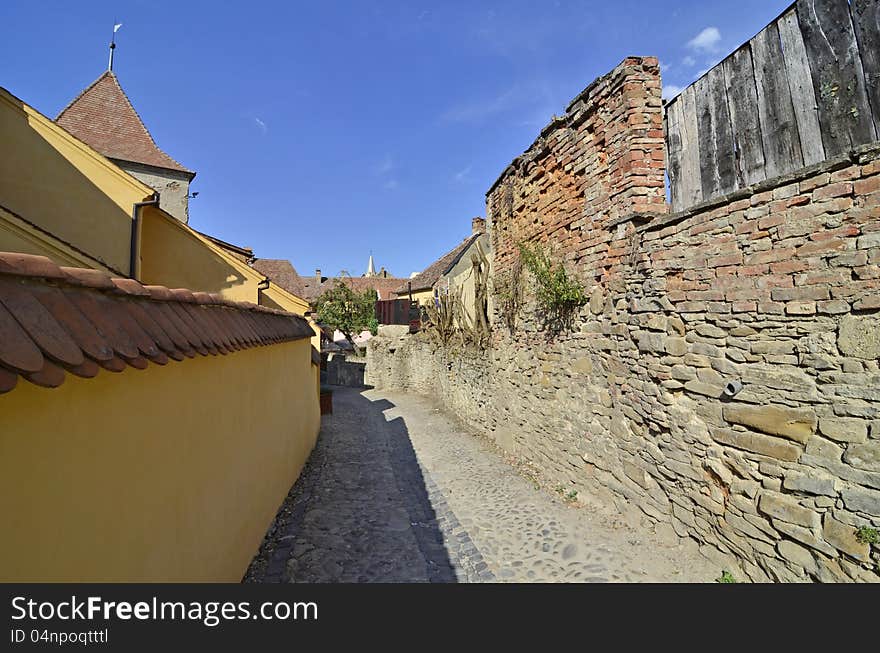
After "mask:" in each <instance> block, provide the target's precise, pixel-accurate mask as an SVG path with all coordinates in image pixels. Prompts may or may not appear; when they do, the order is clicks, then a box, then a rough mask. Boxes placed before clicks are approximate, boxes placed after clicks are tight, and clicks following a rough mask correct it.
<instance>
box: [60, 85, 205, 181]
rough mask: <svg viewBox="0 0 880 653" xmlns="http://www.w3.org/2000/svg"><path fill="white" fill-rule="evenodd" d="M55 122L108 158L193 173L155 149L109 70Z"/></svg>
mask: <svg viewBox="0 0 880 653" xmlns="http://www.w3.org/2000/svg"><path fill="white" fill-rule="evenodd" d="M55 122H56V123H58V124H59V125H60V126H61V127H63V128H64V129H66V130H67V131H69V132H70V133H71V134H73V135H74V136H76V137H77V138H78V139H80V140H81V141H83V142H84V143H86V144H88V145H90V146H91V147H92V148H94V149H95V150H97V151H98V152H100V153H101V154H103V155H104V156H106V157H109V158H111V159H119V160H121V161H132V162H134V163H143V164H146V165H150V166H155V167H157V168H165V169H168V170H177V171H178V172H186V173H189V174H192V175H195V173H194V172H193V171H192V170H188V169H187V168H184V167H183V166H182V165H180V164H179V163H178V162H177V161H175V160H174V159H172V158H171V157H170V156H168V155H167V154H165V152H163V151H162V150H160V149H159V147H158V146H157V145H156V142H155V141H154V140H153V137H152V136H150V132H149V131H147V128H146V126H145V125H144V123H143V121H142V120H141V118H140V116H139V115H138V114H137V111H135V110H134V107H133V106H132V104H131V101H130V100H129V99H128V96H127V95H126V94H125V91H123V90H122V87H121V86H120V85H119V80H118V79H116V75H114V74H113V73H112V72H111V71H109V70H108V71H107V72H105V73H104V74H103V75H101V76H100V77H98V79H96V80H95V81H94V82H92V83H91V84H90V85H89V86H88V88H86V90H84V91H83V92H82V93H80V94H79V95H78V96H77V97H76V98H75V99H74V100H73V102H71V103H70V104H68V105H67V106H66V107H65V108H64V109H63V110H62V111H61V113H59V114H58V117H57V118H56V119H55Z"/></svg>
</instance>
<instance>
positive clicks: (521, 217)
mask: <svg viewBox="0 0 880 653" xmlns="http://www.w3.org/2000/svg"><path fill="white" fill-rule="evenodd" d="M660 93H661V89H660V67H659V64H658V62H657V59H656V58H655V57H629V58H627V59H625V60H624V61H623V62H622V63H621V64H620V65H619V66H617V68H615V69H614V70H613V71H611V72H610V73H608V74H607V75H605V76H603V77H600V78H599V79H597V80H596V81H595V82H593V83H592V84H591V85H590V86H588V87H587V88H586V89H585V90H584V91H583V92H582V93H581V94H580V95H578V96H577V97H576V98H575V99H574V100H573V101H572V102H571V104H569V106H568V107H567V108H566V111H565V114H564V115H562V116H561V117H554V119H553V120H552V121H551V122H550V124H548V125H547V126H546V127H545V128H544V129H543V131H542V132H541V134H540V136H539V137H538V139H537V140H536V141H535V142H534V143H533V144H532V146H531V147H530V148H529V149H528V150H527V151H526V152H525V153H524V154H522V155H521V156H520V157H518V158H517V159H515V160H514V161H513V163H512V164H511V165H510V166H508V167H507V169H506V170H505V171H504V172H503V173H502V174H501V176H500V177H499V178H498V180H497V181H496V182H495V184H494V185H493V186H492V188H491V189H490V190H489V192H488V193H487V214H488V218H489V220H490V223H491V229H490V231H491V232H492V234H493V251H494V254H495V263H496V266H497V268H496V269H497V270H498V271H499V272H501V273H503V271H504V270H505V269H506V268H507V267H508V266H509V265H510V263H511V262H512V260H513V256H514V253H515V252H516V244H517V242H520V241H542V242H547V243H549V244H551V245H552V246H553V248H554V249H556V250H557V251H558V252H560V253H561V254H562V255H563V256H564V257H565V259H566V260H567V261H569V262H570V263H573V264H575V265H576V266H577V267H578V268H579V270H580V271H581V272H582V273H584V275H585V276H595V277H601V275H602V269H601V266H602V261H603V259H604V257H605V255H606V253H607V249H608V242H609V234H608V231H607V229H606V227H607V225H608V224H609V223H612V222H613V221H615V220H617V219H619V218H621V217H624V216H627V215H630V214H633V213H641V212H655V213H656V212H663V211H665V208H666V207H665V201H666V199H665V190H664V188H665V186H664V156H665V150H664V144H663V110H662V100H661V97H660Z"/></svg>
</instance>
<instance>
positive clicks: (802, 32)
mask: <svg viewBox="0 0 880 653" xmlns="http://www.w3.org/2000/svg"><path fill="white" fill-rule="evenodd" d="M665 130H666V151H667V171H668V174H669V184H670V190H671V195H672V210H673V211H681V210H684V209H687V208H689V207H691V206H694V205H695V204H699V203H701V202H706V201H709V200H711V199H714V198H716V197H718V196H720V195H724V194H727V193H730V192H732V191H734V190H737V189H740V188H744V187H746V186H749V185H752V184H755V183H757V182H760V181H763V180H765V179H772V178H774V177H779V176H781V175H785V174H787V173H789V172H793V171H795V170H797V169H799V168H802V167H804V166H808V165H812V164H814V163H819V162H821V161H824V160H826V159H829V158H832V157H834V156H837V155H840V154H843V153H845V152H848V151H850V150H852V149H853V148H855V147H858V146H859V145H864V144H866V143H871V142H873V141H876V140H878V138H880V0H850V1H848V0H797V2H795V3H794V4H793V5H792V6H791V7H789V8H788V9H787V10H786V11H785V12H784V13H783V14H782V16H780V17H779V18H777V19H776V20H775V21H773V22H772V23H770V25H768V26H767V27H766V28H765V29H763V30H762V31H761V32H760V33H759V34H758V35H757V36H755V37H754V38H753V39H751V40H750V41H749V42H748V43H746V44H744V45H743V46H742V47H740V48H739V49H738V50H736V52H734V53H733V54H731V55H730V56H728V57H727V58H726V59H725V60H724V61H722V62H721V63H719V64H718V65H717V66H715V67H714V68H712V69H711V70H709V72H707V73H706V74H705V75H704V76H703V77H701V78H700V79H699V80H697V81H696V82H695V83H694V84H692V85H691V86H689V87H687V88H686V89H685V90H684V91H682V92H681V93H680V94H679V95H678V96H677V97H675V98H674V99H673V100H671V101H670V102H668V103H667V104H666V106H665Z"/></svg>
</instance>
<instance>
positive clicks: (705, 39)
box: [687, 27, 721, 52]
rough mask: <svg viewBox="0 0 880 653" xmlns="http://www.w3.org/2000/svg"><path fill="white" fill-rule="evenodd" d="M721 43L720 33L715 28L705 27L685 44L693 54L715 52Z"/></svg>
mask: <svg viewBox="0 0 880 653" xmlns="http://www.w3.org/2000/svg"><path fill="white" fill-rule="evenodd" d="M720 42H721V31H720V30H719V29H718V28H717V27H707V28H706V29H704V30H703V31H702V32H700V33H699V34H697V35H696V36H695V37H694V38H692V39H691V40H690V41H688V42H687V47H689V48H690V49H691V50H694V51H695V52H717V51H718V44H719V43H720Z"/></svg>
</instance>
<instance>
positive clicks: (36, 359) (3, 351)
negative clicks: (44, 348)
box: [0, 303, 45, 372]
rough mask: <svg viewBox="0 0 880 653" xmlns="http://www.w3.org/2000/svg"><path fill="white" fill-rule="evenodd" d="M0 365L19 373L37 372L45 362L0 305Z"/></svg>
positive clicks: (38, 351)
mask: <svg viewBox="0 0 880 653" xmlns="http://www.w3.org/2000/svg"><path fill="white" fill-rule="evenodd" d="M0 363H3V364H4V365H6V366H7V367H11V368H12V369H15V370H18V371H20V372H38V371H40V369H42V367H43V364H44V363H45V361H44V360H43V354H42V352H41V351H40V349H39V348H38V347H37V346H36V345H35V344H34V342H33V341H32V340H31V339H30V338H29V337H28V334H27V333H26V332H25V330H24V329H23V328H22V327H21V325H20V324H19V323H18V320H16V319H15V318H14V317H13V316H12V313H10V312H9V310H7V308H6V307H5V306H4V305H3V304H2V303H0Z"/></svg>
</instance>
